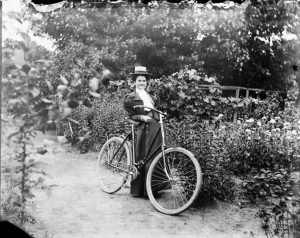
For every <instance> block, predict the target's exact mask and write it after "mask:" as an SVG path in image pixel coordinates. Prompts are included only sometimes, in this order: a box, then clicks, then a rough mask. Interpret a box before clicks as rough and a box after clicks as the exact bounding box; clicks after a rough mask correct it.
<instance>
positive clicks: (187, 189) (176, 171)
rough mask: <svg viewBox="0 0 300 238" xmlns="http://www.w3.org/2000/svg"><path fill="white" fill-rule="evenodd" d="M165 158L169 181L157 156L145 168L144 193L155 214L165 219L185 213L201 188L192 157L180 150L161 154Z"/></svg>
mask: <svg viewBox="0 0 300 238" xmlns="http://www.w3.org/2000/svg"><path fill="white" fill-rule="evenodd" d="M165 158H166V164H167V167H168V171H169V173H170V175H171V177H172V179H171V180H170V179H169V178H167V176H166V173H165V172H164V165H163V156H162V152H161V153H160V154H159V155H157V156H156V157H155V158H154V160H153V162H152V163H151V165H150V167H149V170H148V173H147V178H146V189H147V193H148V197H149V200H150V201H151V203H152V204H153V206H154V207H155V209H156V210H158V211H159V212H161V213H164V214H167V215H177V214H180V213H182V212H184V211H185V210H187V209H188V208H189V207H190V206H191V205H192V203H193V202H194V201H195V200H196V199H197V197H198V195H199V193H200V189H201V186H202V171H201V167H200V164H199V162H198V161H197V159H196V158H195V157H194V155H193V154H192V153H191V152H190V151H188V150H186V149H184V148H180V147H177V148H169V149H167V150H165ZM180 199H181V200H180ZM180 201H181V202H180ZM176 202H177V204H178V205H177V206H176ZM173 204H174V206H173Z"/></svg>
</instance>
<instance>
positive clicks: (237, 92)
mask: <svg viewBox="0 0 300 238" xmlns="http://www.w3.org/2000/svg"><path fill="white" fill-rule="evenodd" d="M199 87H200V89H203V90H209V89H211V88H218V89H221V90H222V91H223V90H227V91H235V98H240V96H241V95H240V92H241V90H245V91H246V94H245V97H246V98H249V92H250V91H254V92H256V93H262V92H266V93H286V91H275V90H265V89H260V88H246V87H239V86H222V85H206V84H201V85H199ZM233 121H234V122H236V121H237V112H235V113H234V115H233Z"/></svg>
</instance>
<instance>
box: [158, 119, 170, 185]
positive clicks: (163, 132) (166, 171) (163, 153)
mask: <svg viewBox="0 0 300 238" xmlns="http://www.w3.org/2000/svg"><path fill="white" fill-rule="evenodd" d="M159 124H160V127H161V137H162V146H161V151H162V155H163V161H164V171H165V174H166V175H167V178H168V179H169V180H172V178H171V176H170V174H171V173H170V172H169V171H168V170H167V162H166V156H165V145H166V144H165V131H164V127H163V120H162V114H159Z"/></svg>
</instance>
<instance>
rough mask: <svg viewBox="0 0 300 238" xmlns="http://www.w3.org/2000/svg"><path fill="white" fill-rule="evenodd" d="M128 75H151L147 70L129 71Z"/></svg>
mask: <svg viewBox="0 0 300 238" xmlns="http://www.w3.org/2000/svg"><path fill="white" fill-rule="evenodd" d="M129 74H130V75H151V74H150V73H148V72H134V73H129Z"/></svg>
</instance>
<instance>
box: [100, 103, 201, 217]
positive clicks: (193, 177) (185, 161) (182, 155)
mask: <svg viewBox="0 0 300 238" xmlns="http://www.w3.org/2000/svg"><path fill="white" fill-rule="evenodd" d="M134 107H135V108H137V107H143V108H148V109H150V110H152V111H155V112H157V113H158V114H159V123H160V129H159V131H158V132H157V134H156V137H157V136H158V135H159V133H161V136H162V143H161V144H160V146H158V148H156V149H155V151H154V152H153V153H152V154H150V155H149V154H147V155H146V156H145V157H144V159H143V160H142V161H139V163H136V162H135V154H134V151H135V148H134V141H135V135H134V131H135V130H134V129H135V126H136V125H138V124H139V122H136V121H133V120H131V119H129V118H126V121H127V122H129V123H131V132H130V133H128V135H127V136H126V137H125V136H120V137H117V136H115V137H112V138H110V139H109V140H108V141H107V142H106V143H105V144H104V145H103V146H102V148H101V150H100V152H99V154H98V157H97V168H98V172H99V177H100V188H101V189H102V190H103V191H104V192H106V193H109V194H113V193H115V192H117V191H119V190H120V189H121V188H122V187H123V186H124V185H125V184H126V182H127V181H129V182H130V181H131V180H132V179H135V178H136V176H137V175H138V173H139V171H140V170H141V169H142V168H143V166H145V164H146V163H147V162H148V161H149V160H150V159H152V158H153V157H152V156H153V155H154V154H157V153H158V152H159V151H160V153H159V154H158V155H157V156H156V157H155V158H154V159H153V161H152V162H151V165H150V167H149V170H148V173H147V176H146V190H147V194H148V197H149V200H150V201H151V203H152V204H153V206H154V207H155V209H156V210H158V211H159V212H161V213H164V214H167V215H176V214H179V213H182V212H184V211H185V210H187V209H188V208H189V207H190V206H191V205H192V203H193V202H194V201H195V200H196V199H197V197H198V195H199V192H200V189H201V186H202V171H201V167H200V164H199V162H198V161H197V159H196V158H195V157H194V155H193V154H192V153H191V152H190V151H188V150H186V149H184V148H181V147H177V148H166V145H165V134H164V127H163V125H164V123H163V117H164V116H166V114H165V113H163V112H162V111H159V110H157V109H153V108H149V107H146V106H139V105H138V106H134ZM156 137H155V138H156ZM152 146H153V144H152V145H151V146H150V147H151V148H152ZM149 151H151V150H149Z"/></svg>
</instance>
